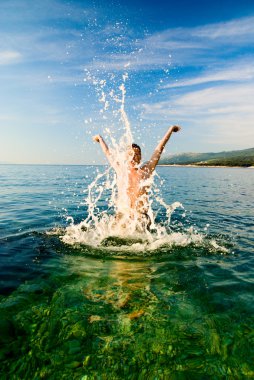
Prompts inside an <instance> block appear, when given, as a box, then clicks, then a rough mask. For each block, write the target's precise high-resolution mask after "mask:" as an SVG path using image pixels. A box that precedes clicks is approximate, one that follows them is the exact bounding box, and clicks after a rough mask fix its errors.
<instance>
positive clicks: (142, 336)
mask: <svg viewBox="0 0 254 380" xmlns="http://www.w3.org/2000/svg"><path fill="white" fill-rule="evenodd" d="M103 171H105V167H103V166H65V165H55V166H54V165H0V215H1V217H0V361H1V363H0V364H1V365H0V379H1V380H5V379H6V380H12V379H14V380H15V379H22V380H25V379H27V380H32V379H36V380H37V379H54V380H55V379H56V380H57V379H68V380H69V379H79V380H90V379H107V380H108V379H126V380H127V379H153V380H155V379H172V380H178V379H181V380H182V379H186V380H189V379H194V380H198V379H204V380H207V379H232V380H233V379H253V378H254V280H253V274H254V208H253V205H254V191H253V189H254V170H253V169H248V168H195V167H158V168H157V174H158V176H157V178H159V182H160V187H159V193H160V196H161V197H162V198H163V200H164V201H165V203H167V204H174V203H175V202H179V203H180V204H181V205H182V207H179V208H176V209H175V210H173V212H172V214H171V217H170V220H168V221H166V214H165V210H164V209H163V207H162V208H160V207H159V206H158V205H157V206H156V210H155V211H154V212H155V220H156V223H157V225H160V224H162V225H165V223H166V222H167V223H168V224H167V231H168V232H167V239H165V236H164V238H163V239H161V241H159V243H158V244H154V242H153V243H152V244H150V243H149V242H148V243H144V242H140V239H139V238H138V239H136V237H135V236H134V237H133V239H131V238H130V237H128V239H127V238H126V239H124V238H123V237H121V238H119V237H116V236H109V237H108V239H106V240H105V239H104V244H98V242H97V244H95V245H93V244H91V241H89V242H87V243H86V241H85V240H84V237H83V238H82V239H80V241H79V238H78V237H77V235H75V239H74V240H75V241H73V240H72V241H69V240H68V239H65V236H66V231H68V228H70V224H71V225H72V228H73V229H72V230H73V231H74V230H75V226H76V225H80V223H82V221H83V220H85V219H86V218H87V215H88V208H87V207H88V206H87V203H86V202H85V201H84V200H85V199H86V197H87V189H88V187H89V185H90V184H91V182H92V181H93V180H94V179H95V177H96V175H98V173H102V172H103ZM103 197H104V198H103ZM96 207H97V212H98V213H100V212H105V210H107V196H106V195H105V196H104V195H102V198H101V199H100V202H99V204H98V205H97V206H96ZM75 233H77V231H76V232H75ZM151 234H152V232H151ZM68 236H69V235H68ZM105 241H106V243H105Z"/></svg>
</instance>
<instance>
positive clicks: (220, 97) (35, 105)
mask: <svg viewBox="0 0 254 380" xmlns="http://www.w3.org/2000/svg"><path fill="white" fill-rule="evenodd" d="M125 73H128V79H127V80H126V82H125V86H126V101H125V107H126V111H127V114H128V116H129V119H130V122H131V125H132V129H133V134H134V138H135V141H136V142H137V143H139V144H141V145H142V147H143V148H144V159H147V158H148V157H149V155H150V154H151V152H152V149H153V148H154V146H155V145H156V143H157V141H158V139H159V138H160V137H162V136H163V134H164V133H165V131H166V130H167V127H168V125H170V124H180V125H182V127H183V130H182V132H181V134H178V135H177V136H176V135H175V136H173V138H172V141H171V142H170V144H169V145H168V147H167V151H166V154H169V153H181V152H186V151H188V152H189V151H193V152H205V151H221V150H231V149H244V148H250V147H253V146H254V100H253V99H254V2H253V0H250V1H248V0H242V1H238V0H237V1H235V0H231V1H226V0H220V1H217V0H214V1H197V0H196V1H195V0H191V1H188V0H179V1H174V2H173V1H165V2H164V1H161V0H157V1H156V2H154V1H140V0H136V1H134V0H131V1H111V2H109V1H102V0H101V1H64V0H62V1H60V0H44V1H43V2H42V1H32V0H2V1H1V2H0V81H1V86H0V162H12V163H48V164H50V163H51V164H54V163H59V164H60V163H63V164H92V163H102V162H105V161H104V158H103V156H102V154H101V152H100V150H99V147H98V146H97V145H96V144H94V143H93V142H92V141H91V136H92V135H93V134H96V133H97V132H98V133H101V134H105V133H106V132H105V130H106V129H107V128H108V129H110V130H111V131H112V132H113V133H115V134H116V136H118V135H119V134H118V133H117V130H118V128H119V123H118V122H117V118H118V116H117V115H116V114H115V113H114V110H116V109H117V107H119V104H117V103H116V102H115V101H114V100H113V98H114V96H119V95H120V94H119V85H120V84H121V83H122V76H123V75H124V74H125ZM112 91H113V92H114V96H113V97H112V96H110V94H111V95H112ZM102 92H104V95H105V96H106V100H108V101H109V107H108V109H107V110H105V109H104V108H105V107H104V105H105V103H103V102H102V101H100V99H101V98H102V95H103V93H102Z"/></svg>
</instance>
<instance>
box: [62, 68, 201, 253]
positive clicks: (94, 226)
mask: <svg viewBox="0 0 254 380" xmlns="http://www.w3.org/2000/svg"><path fill="white" fill-rule="evenodd" d="M88 77H89V79H90V80H92V81H93V83H94V84H95V85H97V86H98V88H99V90H98V89H97V93H98V95H99V101H100V102H101V103H102V104H103V107H102V109H101V112H102V113H103V112H106V111H107V110H109V108H110V106H111V103H110V100H111V102H112V101H113V103H114V104H117V105H118V109H117V110H115V107H113V114H114V116H115V115H118V121H119V122H120V123H121V124H122V126H123V134H122V136H121V138H120V139H119V141H117V140H116V139H115V138H114V135H113V132H114V131H113V129H114V127H111V128H105V133H106V134H107V137H108V139H109V140H110V153H111V155H110V163H111V167H110V168H108V169H106V170H105V171H104V172H103V173H99V174H98V175H97V177H96V178H95V179H94V181H93V182H92V183H91V184H90V185H89V186H88V189H87V192H88V193H87V197H86V199H85V201H84V202H83V204H84V205H85V206H86V207H87V212H88V215H87V217H86V218H85V219H84V220H83V221H82V222H81V223H79V224H75V222H74V219H73V217H72V216H67V221H69V222H70V225H69V226H68V227H67V228H66V229H65V231H64V234H63V235H62V236H61V239H62V241H63V242H64V243H67V244H71V245H73V244H84V245H88V246H92V247H104V248H105V249H107V248H110V249H111V250H112V249H113V250H121V251H129V250H132V251H144V250H146V251H151V250H157V249H158V248H159V247H161V246H165V245H166V246H169V247H171V246H186V245H189V244H193V243H194V244H201V243H202V241H203V237H204V235H202V234H200V233H197V231H196V230H194V229H193V228H188V229H187V228H186V229H185V230H184V231H183V232H173V231H172V230H171V228H170V219H171V215H172V213H173V212H174V211H175V210H176V209H177V208H183V206H182V204H181V203H180V202H177V201H176V202H174V203H173V204H171V205H168V204H166V202H165V201H164V200H163V198H162V197H161V196H160V195H159V194H160V188H159V186H158V185H157V184H156V182H155V180H154V179H155V176H156V173H155V174H154V175H152V176H151V177H150V178H149V179H148V180H145V182H144V183H143V184H142V185H143V186H146V187H147V189H148V193H147V194H144V196H143V197H145V198H146V199H145V200H144V201H145V203H146V204H147V210H146V214H147V215H148V217H149V220H150V222H151V223H149V224H150V225H149V228H148V225H147V219H146V218H140V213H138V212H137V211H135V210H134V209H133V208H131V207H130V201H129V197H128V170H129V169H128V160H129V159H130V158H129V157H128V154H129V153H128V152H129V149H130V147H131V144H132V143H133V137H132V131H131V126H130V122H129V120H128V117H127V114H126V112H125V107H124V106H125V94H126V89H125V81H126V80H127V78H128V74H127V73H125V74H124V75H123V77H122V83H121V85H120V86H119V87H118V89H119V90H120V94H119V93H118V94H116V93H115V91H113V90H111V91H110V92H109V94H107V93H106V90H105V86H106V81H105V80H101V81H99V80H95V79H94V77H92V76H91V75H90V73H89V75H88ZM109 98H110V100H109ZM119 105H120V107H119ZM98 149H100V147H99V146H98ZM105 200H106V202H107V207H106V208H104V209H102V208H101V207H99V204H101V203H103V202H104V203H105ZM154 204H156V205H157V209H158V206H159V207H160V208H163V209H164V214H165V220H164V221H163V222H160V223H158V222H156V221H155V219H156V214H155V212H154V210H153V205H154ZM116 215H121V217H120V218H118V217H117V216H116ZM119 239H120V240H119ZM119 242H120V243H119ZM118 243H119V244H118Z"/></svg>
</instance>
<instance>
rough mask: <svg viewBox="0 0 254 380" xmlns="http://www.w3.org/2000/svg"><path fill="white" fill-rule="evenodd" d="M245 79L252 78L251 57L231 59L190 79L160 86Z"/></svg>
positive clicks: (253, 75) (253, 70) (253, 77)
mask: <svg viewBox="0 0 254 380" xmlns="http://www.w3.org/2000/svg"><path fill="white" fill-rule="evenodd" d="M246 80H254V65H253V59H252V60H250V59H247V61H246V60H243V59H241V60H236V61H234V59H232V60H231V63H228V64H227V65H226V66H225V65H220V66H219V67H218V66H217V67H216V68H212V69H210V70H209V71H208V70H206V71H205V72H204V73H202V74H201V75H198V76H196V77H193V78H191V79H186V80H180V81H178V82H173V83H169V84H166V85H164V86H162V87H161V88H164V89H167V88H176V87H185V86H194V85H200V84H209V83H211V82H228V81H231V82H240V81H246Z"/></svg>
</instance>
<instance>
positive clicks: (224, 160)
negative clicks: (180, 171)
mask: <svg viewBox="0 0 254 380" xmlns="http://www.w3.org/2000/svg"><path fill="white" fill-rule="evenodd" d="M159 163H160V164H161V165H174V164H175V165H197V166H243V167H248V166H254V148H249V149H243V150H233V151H227V152H218V153H212V152H211V153H181V154H173V155H170V156H168V157H164V158H162V159H161V160H160V162H159Z"/></svg>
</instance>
